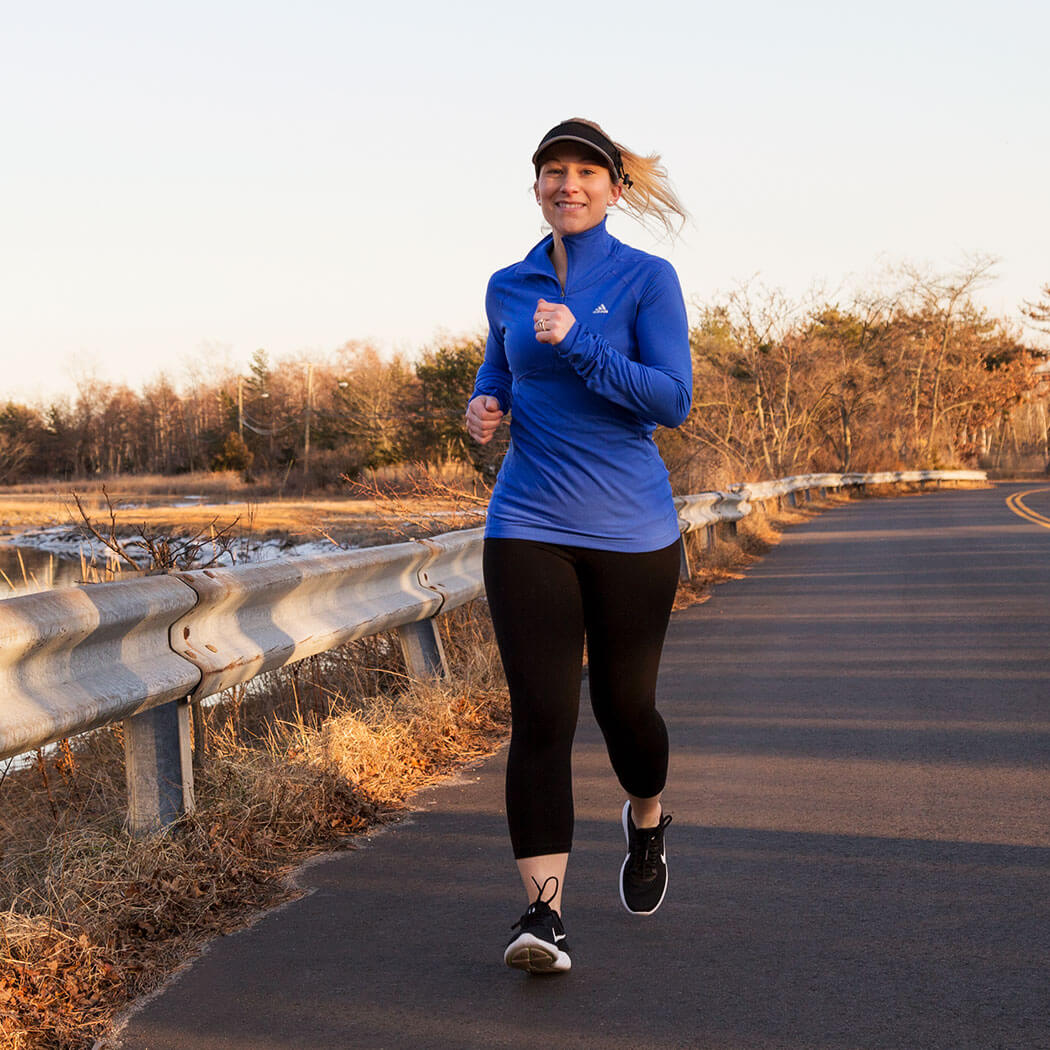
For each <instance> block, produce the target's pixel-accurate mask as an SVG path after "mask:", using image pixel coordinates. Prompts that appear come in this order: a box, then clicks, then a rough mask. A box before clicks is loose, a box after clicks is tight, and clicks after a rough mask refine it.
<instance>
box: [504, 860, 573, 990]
mask: <svg viewBox="0 0 1050 1050" xmlns="http://www.w3.org/2000/svg"><path fill="white" fill-rule="evenodd" d="M551 879H553V880H554V893H552V894H551V896H550V897H548V898H547V900H544V899H543V892H544V890H546V888H547V883H548V882H550V881H551ZM532 881H533V882H536V880H535V879H533V880H532ZM536 888H537V889H538V890H539V891H540V892H539V894H538V896H537V897H536V899H535V900H534V901H533V902H532V903H531V904H530V905H529V908H528V911H526V912H525V914H524V915H523V916H522V917H521V918H520V919H518V921H517V922H516V923H515V924H514V925H513V926H512V927H511V929H512V930H518V934H517V936H516V937H512V938H511V940H510V943H509V944H508V945H507V947H506V950H505V951H504V952H503V961H504V962H505V963H506V964H507V965H508V966H511V967H513V968H514V969H515V970H526V971H527V972H528V973H565V972H566V971H567V970H568V969H569V967H571V966H572V960H571V959H570V958H569V945H568V943H567V942H566V940H565V927H564V926H562V924H561V916H560V915H559V914H558V913H557V912H556V911H555V910H554V909H553V908H552V907H551V906H550V902H551V901H552V900H554V894H556V893H557V892H558V880H557V878H556V877H555V876H554V875H551V876H550V878H548V879H545V880H544V883H543V885H542V886H541V885H540V884H539V883H538V882H536Z"/></svg>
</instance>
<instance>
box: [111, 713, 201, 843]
mask: <svg viewBox="0 0 1050 1050" xmlns="http://www.w3.org/2000/svg"><path fill="white" fill-rule="evenodd" d="M124 762H125V771H126V775H127V781H128V830H129V831H130V832H131V834H132V835H134V836H135V837H136V838H138V837H141V836H143V835H148V834H150V833H151V832H154V831H162V830H163V829H164V828H166V827H169V826H170V825H171V824H173V823H174V822H175V821H176V820H178V818H179V817H180V816H182V814H183V813H192V812H193V810H194V801H193V755H192V752H191V748H190V705H189V703H187V701H186V700H173V701H171V702H169V703H166V704H161V705H160V706H159V707H151V708H150V709H149V710H148V711H143V712H142V713H141V714H137V715H132V716H131V718H125V719H124Z"/></svg>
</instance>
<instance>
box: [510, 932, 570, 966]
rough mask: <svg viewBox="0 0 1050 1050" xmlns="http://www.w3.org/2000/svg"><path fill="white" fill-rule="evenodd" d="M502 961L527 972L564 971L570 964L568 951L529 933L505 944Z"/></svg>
mask: <svg viewBox="0 0 1050 1050" xmlns="http://www.w3.org/2000/svg"><path fill="white" fill-rule="evenodd" d="M503 961H504V962H505V963H506V964H507V965H508V966H509V967H511V968H512V969H514V970H525V971H526V972H528V973H565V972H566V971H567V970H569V969H570V967H571V966H572V959H570V958H569V953H568V952H563V951H562V950H561V949H560V948H558V947H557V946H556V945H553V944H551V943H550V941H545V940H543V939H542V938H540V937H536V936H535V935H533V934H531V933H523V934H521V935H520V936H518V937H515V938H514V940H512V941H511V942H510V944H508V945H507V949H506V951H504V953H503Z"/></svg>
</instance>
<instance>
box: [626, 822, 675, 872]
mask: <svg viewBox="0 0 1050 1050" xmlns="http://www.w3.org/2000/svg"><path fill="white" fill-rule="evenodd" d="M670 823H671V814H670V813H668V814H666V816H663V817H661V818H660V823H659V824H657V825H656V827H655V828H639V827H635V829H634V834H635V836H636V838H635V841H634V842H632V843H631V863H630V871H631V874H632V875H634V876H635V877H637V878H639V879H644V880H646V881H648V880H650V879H655V878H656V873H657V871H658V870H659V865H660V862H661V858H660V854H661V853H662V852H663V848H664V829H665V828H666V827H667V825H668V824H670Z"/></svg>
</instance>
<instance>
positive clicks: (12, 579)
mask: <svg viewBox="0 0 1050 1050" xmlns="http://www.w3.org/2000/svg"><path fill="white" fill-rule="evenodd" d="M81 571H82V570H81V565H80V561H79V560H77V561H73V560H72V559H70V558H60V557H59V556H58V555H57V554H51V553H49V552H48V551H42V550H37V548H36V547H19V546H17V545H16V544H0V598H13V597H14V596H15V595H16V594H26V593H28V592H30V591H49V590H51V589H52V588H54V587H68V586H70V585H71V584H74V583H77V582H79V581H80V579H81Z"/></svg>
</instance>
